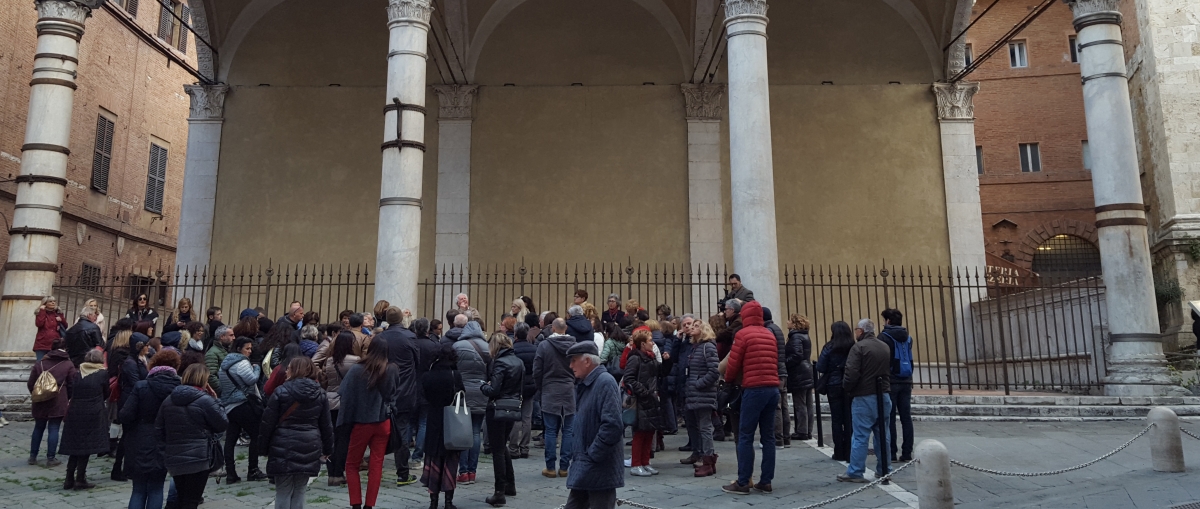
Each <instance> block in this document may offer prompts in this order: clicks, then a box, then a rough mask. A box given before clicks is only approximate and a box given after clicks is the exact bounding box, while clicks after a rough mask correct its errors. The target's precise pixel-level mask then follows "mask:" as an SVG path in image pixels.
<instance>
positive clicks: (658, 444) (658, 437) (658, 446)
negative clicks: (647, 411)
mask: <svg viewBox="0 0 1200 509" xmlns="http://www.w3.org/2000/svg"><path fill="white" fill-rule="evenodd" d="M654 435H655V442H654V452H658V451H665V450H667V446H666V444H664V443H663V432H662V431H658V432H657V433H655V434H654Z"/></svg>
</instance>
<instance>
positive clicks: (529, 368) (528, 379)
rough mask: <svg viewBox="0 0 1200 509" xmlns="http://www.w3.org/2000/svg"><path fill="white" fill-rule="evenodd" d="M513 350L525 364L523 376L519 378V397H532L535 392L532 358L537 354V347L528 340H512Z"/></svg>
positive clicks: (535, 382)
mask: <svg viewBox="0 0 1200 509" xmlns="http://www.w3.org/2000/svg"><path fill="white" fill-rule="evenodd" d="M513 352H514V353H516V354H517V358H518V359H521V363H522V364H524V365H525V378H522V379H521V380H522V384H521V385H522V389H521V397H522V398H523V399H529V398H532V397H533V395H534V394H537V381H535V380H534V379H533V358H534V357H536V356H537V347H536V346H533V343H531V342H529V341H526V340H517V341H515V342H513Z"/></svg>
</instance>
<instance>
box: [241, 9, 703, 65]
mask: <svg viewBox="0 0 1200 509" xmlns="http://www.w3.org/2000/svg"><path fill="white" fill-rule="evenodd" d="M526 1H528V0H499V1H497V2H496V3H495V4H492V7H491V8H490V9H488V11H487V14H484V15H483V20H481V21H480V22H479V28H477V29H476V30H475V35H474V37H472V38H471V46H470V49H469V50H468V51H467V69H466V73H467V81H468V82H471V83H474V82H475V68H476V66H477V64H478V63H479V55H480V53H482V52H483V47H484V45H485V44H487V40H488V38H489V37H491V35H492V32H494V31H496V28H497V27H499V26H500V22H502V21H504V18H506V17H508V15H509V14H510V13H512V11H513V10H515V9H516V8H517V7H519V6H520V5H521V4H523V3H525V2H526ZM632 1H633V2H634V3H636V4H638V5H640V6H641V7H642V8H643V9H646V11H648V12H649V13H650V14H651V15H652V16H654V18H655V19H656V20H658V22H659V24H661V25H662V26H663V29H664V30H666V31H667V35H668V36H669V37H670V38H671V41H672V42H674V43H675V51H677V52H678V53H679V61H680V64H681V66H682V69H683V71H682V72H683V74H682V76H683V82H687V81H688V78H689V76H690V74H691V72H692V57H691V51H692V49H691V45H690V44H688V42H687V37H686V36H684V34H683V28H682V27H680V26H679V20H678V19H676V18H675V14H674V13H672V12H671V9H670V7H667V4H665V3H663V0H632ZM222 51H224V50H222Z"/></svg>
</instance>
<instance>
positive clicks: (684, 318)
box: [679, 313, 696, 323]
mask: <svg viewBox="0 0 1200 509" xmlns="http://www.w3.org/2000/svg"><path fill="white" fill-rule="evenodd" d="M688 318H691V319H692V320H695V319H696V315H693V314H691V313H687V314H685V315H683V316H681V317H679V323H683V321H684V320H687V319H688Z"/></svg>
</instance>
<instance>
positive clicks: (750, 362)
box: [725, 301, 779, 389]
mask: <svg viewBox="0 0 1200 509" xmlns="http://www.w3.org/2000/svg"><path fill="white" fill-rule="evenodd" d="M741 317H742V330H740V331H738V333H737V336H734V338H733V347H732V348H731V349H730V350H729V363H728V365H727V366H726V367H725V381H726V382H733V381H734V380H737V376H738V373H744V374H743V375H742V388H744V389H753V388H758V387H779V344H778V343H777V342H776V340H775V334H773V333H771V329H768V328H766V327H763V313H762V305H760V304H759V303H758V302H755V301H750V302H747V303H746V305H745V306H742V312H741Z"/></svg>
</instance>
